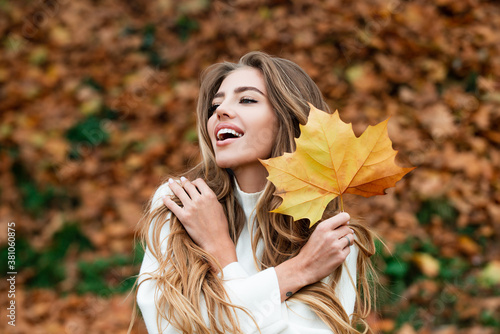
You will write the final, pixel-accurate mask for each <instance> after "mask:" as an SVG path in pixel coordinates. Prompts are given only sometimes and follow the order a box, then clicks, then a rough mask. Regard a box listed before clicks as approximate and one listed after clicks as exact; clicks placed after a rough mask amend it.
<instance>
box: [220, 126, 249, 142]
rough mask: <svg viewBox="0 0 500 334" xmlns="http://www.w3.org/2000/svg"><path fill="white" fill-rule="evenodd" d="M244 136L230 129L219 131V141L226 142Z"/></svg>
mask: <svg viewBox="0 0 500 334" xmlns="http://www.w3.org/2000/svg"><path fill="white" fill-rule="evenodd" d="M242 136H243V134H242V133H240V132H238V131H236V130H233V129H228V128H222V129H220V130H219V131H217V135H216V137H217V141H224V140H227V139H232V138H240V137H242Z"/></svg>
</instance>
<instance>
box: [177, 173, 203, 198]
mask: <svg viewBox="0 0 500 334" xmlns="http://www.w3.org/2000/svg"><path fill="white" fill-rule="evenodd" d="M181 182H182V187H183V188H184V190H185V191H186V192H187V193H188V195H189V197H190V198H191V199H194V198H195V197H198V196H200V192H199V191H198V189H197V188H196V186H195V185H194V184H193V183H192V182H191V181H189V180H188V179H186V178H185V177H184V176H183V177H181Z"/></svg>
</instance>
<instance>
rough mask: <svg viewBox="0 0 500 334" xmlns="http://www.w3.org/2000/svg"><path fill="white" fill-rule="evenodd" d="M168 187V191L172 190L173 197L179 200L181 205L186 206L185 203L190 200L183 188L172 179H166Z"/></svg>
mask: <svg viewBox="0 0 500 334" xmlns="http://www.w3.org/2000/svg"><path fill="white" fill-rule="evenodd" d="M168 186H169V187H170V190H172V192H173V193H174V194H175V196H177V197H178V198H179V199H180V200H181V202H182V204H184V205H186V203H188V202H189V201H190V200H191V198H190V197H189V196H188V194H187V193H186V191H185V190H184V188H183V187H182V186H181V185H180V184H179V183H177V182H175V181H174V180H172V179H168Z"/></svg>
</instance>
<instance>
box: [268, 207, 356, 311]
mask: <svg viewBox="0 0 500 334" xmlns="http://www.w3.org/2000/svg"><path fill="white" fill-rule="evenodd" d="M349 219H350V216H349V214H347V213H345V212H342V213H339V214H337V215H335V216H333V217H331V218H328V219H326V220H324V221H322V222H321V223H319V225H318V226H317V227H316V230H314V232H313V233H312V234H311V236H310V237H309V240H308V241H307V242H306V244H305V245H304V246H303V247H302V249H301V250H300V252H299V254H298V255H297V256H296V257H294V258H292V259H290V260H288V261H285V262H283V263H282V264H280V265H278V266H277V267H276V268H275V270H276V275H277V276H278V282H279V285H280V292H281V301H284V300H286V299H287V298H288V296H289V292H291V293H292V294H293V293H295V292H296V291H298V290H300V289H301V288H302V287H304V286H306V285H309V284H313V283H316V282H318V281H320V280H322V279H323V278H325V277H326V276H328V275H330V274H331V273H332V272H333V271H334V270H335V269H337V268H338V267H339V266H340V265H342V263H343V262H344V261H345V259H346V257H347V255H349V253H350V246H351V245H352V244H353V243H354V231H353V230H352V229H351V228H349Z"/></svg>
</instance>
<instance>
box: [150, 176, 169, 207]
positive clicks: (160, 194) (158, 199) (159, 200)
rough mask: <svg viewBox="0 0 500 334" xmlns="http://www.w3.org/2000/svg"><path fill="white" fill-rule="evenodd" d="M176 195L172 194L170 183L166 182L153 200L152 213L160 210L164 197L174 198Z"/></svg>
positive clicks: (159, 188)
mask: <svg viewBox="0 0 500 334" xmlns="http://www.w3.org/2000/svg"><path fill="white" fill-rule="evenodd" d="M173 194H174V193H173V192H172V190H171V189H170V187H169V186H168V182H165V183H163V184H162V185H160V186H159V187H158V188H157V189H156V191H155V193H154V195H153V199H152V200H151V209H150V211H151V212H152V211H153V210H155V209H157V208H159V207H160V206H161V205H163V200H162V197H164V196H172V195H173Z"/></svg>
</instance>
